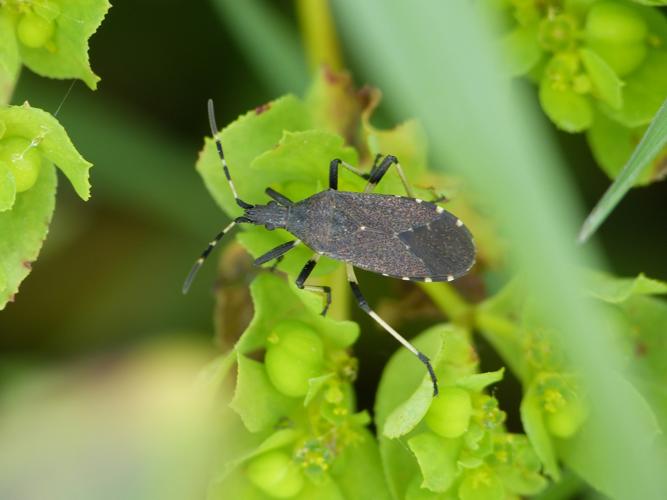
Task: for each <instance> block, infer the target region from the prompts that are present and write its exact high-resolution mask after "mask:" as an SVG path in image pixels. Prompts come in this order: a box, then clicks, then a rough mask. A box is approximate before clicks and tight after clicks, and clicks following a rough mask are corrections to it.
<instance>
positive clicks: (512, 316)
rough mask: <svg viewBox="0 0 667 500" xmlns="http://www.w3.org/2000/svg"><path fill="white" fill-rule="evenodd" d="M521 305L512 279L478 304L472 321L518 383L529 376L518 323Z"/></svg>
mask: <svg viewBox="0 0 667 500" xmlns="http://www.w3.org/2000/svg"><path fill="white" fill-rule="evenodd" d="M523 303H524V295H523V293H522V287H521V283H520V282H519V280H516V279H515V280H513V281H511V282H510V283H509V284H507V285H506V286H505V287H503V289H502V290H500V292H498V293H496V294H495V295H493V296H492V297H490V298H488V299H487V300H486V301H484V302H483V303H482V304H480V305H479V306H478V307H477V314H476V317H475V321H476V325H477V328H478V329H479V330H480V332H481V333H482V335H484V338H485V339H486V340H487V341H488V342H489V343H490V344H491V345H492V346H493V348H494V349H495V350H496V351H498V353H499V354H500V356H501V357H502V358H503V361H504V362H505V363H507V364H508V365H509V367H510V369H511V370H512V372H513V373H514V374H515V375H516V376H517V377H518V378H519V379H520V380H526V378H527V376H528V366H527V364H526V359H525V352H524V346H523V339H522V335H521V330H520V328H519V324H518V322H519V320H518V319H517V315H518V314H519V312H520V311H521V310H522V309H523Z"/></svg>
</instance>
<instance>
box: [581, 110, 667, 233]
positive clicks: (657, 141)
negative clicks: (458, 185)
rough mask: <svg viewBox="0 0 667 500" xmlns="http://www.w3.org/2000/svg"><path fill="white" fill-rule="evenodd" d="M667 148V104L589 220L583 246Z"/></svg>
mask: <svg viewBox="0 0 667 500" xmlns="http://www.w3.org/2000/svg"><path fill="white" fill-rule="evenodd" d="M666 144H667V100H665V102H664V103H663V104H662V106H661V107H660V109H659V110H658V113H657V114H656V115H655V118H653V121H652V122H651V125H650V126H649V128H648V130H647V131H646V133H645V134H644V137H642V140H641V142H640V143H639V145H638V146H637V148H636V149H635V150H634V152H633V153H632V156H631V157H630V159H629V160H628V162H627V163H626V164H625V167H623V170H622V171H621V173H620V174H618V177H617V178H616V180H615V181H614V183H613V184H612V185H611V186H609V189H607V191H606V192H605V194H604V195H603V196H602V198H601V199H600V201H599V202H598V203H597V205H595V207H594V208H593V210H592V211H591V213H590V214H589V215H588V217H586V220H585V221H584V224H583V225H582V227H581V230H580V231H579V237H578V240H579V242H581V243H583V242H585V241H586V240H587V239H588V238H590V237H591V235H592V234H593V233H594V232H595V230H596V229H597V228H598V227H600V224H602V223H603V222H604V220H605V219H606V218H607V217H608V216H609V214H610V213H611V211H612V210H613V209H614V207H616V205H617V204H618V202H619V201H621V199H622V198H623V196H625V193H627V192H628V191H629V190H630V188H631V187H632V186H633V184H634V183H635V181H636V179H637V177H639V176H640V175H641V173H642V172H643V171H644V170H645V169H646V168H648V167H650V166H651V164H652V163H651V162H652V161H653V158H655V157H656V156H657V155H658V153H660V151H661V150H662V149H663V148H664V147H665V145H666Z"/></svg>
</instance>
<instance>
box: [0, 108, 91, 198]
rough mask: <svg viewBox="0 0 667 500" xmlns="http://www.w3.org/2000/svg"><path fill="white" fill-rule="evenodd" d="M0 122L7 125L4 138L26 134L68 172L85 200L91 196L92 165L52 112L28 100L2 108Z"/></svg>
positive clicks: (74, 185)
mask: <svg viewBox="0 0 667 500" xmlns="http://www.w3.org/2000/svg"><path fill="white" fill-rule="evenodd" d="M0 122H4V124H5V126H6V128H7V130H6V132H5V135H4V137H23V138H25V139H27V140H29V141H32V142H33V143H34V144H36V147H37V150H38V151H39V152H40V153H41V154H42V155H43V156H45V157H46V158H47V159H48V160H50V161H51V162H53V163H55V164H56V166H57V167H58V168H59V169H60V170H61V171H62V172H63V173H64V174H65V176H66V177H67V178H68V179H69V181H70V182H71V183H72V186H73V187H74V190H75V191H76V192H77V194H78V195H79V196H80V197H81V198H82V199H84V200H87V199H88V198H90V182H89V172H88V171H89V170H90V168H91V167H92V166H93V165H92V163H89V162H87V161H86V160H84V159H83V157H82V156H81V155H80V154H79V152H78V151H77V150H76V148H75V147H74V145H73V144H72V141H70V138H69V136H68V135H67V132H65V129H64V128H63V127H62V125H60V123H58V120H56V119H55V118H54V117H53V116H52V115H51V114H49V113H47V112H46V111H43V110H41V109H39V108H33V107H31V106H30V105H28V104H27V103H26V104H24V105H23V106H7V107H5V108H0Z"/></svg>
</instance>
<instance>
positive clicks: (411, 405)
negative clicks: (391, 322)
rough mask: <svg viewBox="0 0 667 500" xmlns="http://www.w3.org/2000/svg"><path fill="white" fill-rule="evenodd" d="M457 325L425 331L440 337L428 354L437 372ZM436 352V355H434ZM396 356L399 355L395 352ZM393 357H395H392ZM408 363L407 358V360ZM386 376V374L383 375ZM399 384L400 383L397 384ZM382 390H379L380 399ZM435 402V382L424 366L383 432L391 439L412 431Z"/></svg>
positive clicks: (399, 388)
mask: <svg viewBox="0 0 667 500" xmlns="http://www.w3.org/2000/svg"><path fill="white" fill-rule="evenodd" d="M457 330H458V329H457V327H454V326H451V325H439V326H436V327H433V328H430V329H429V330H427V331H426V332H424V333H423V334H421V335H423V336H425V337H426V338H429V337H430V336H432V335H434V333H432V332H436V334H437V335H438V337H439V344H440V345H439V346H437V347H436V349H433V350H432V351H431V353H430V355H429V354H427V356H429V358H430V359H431V363H432V365H433V366H434V367H435V369H436V372H437V371H438V364H439V363H440V361H441V359H442V357H443V354H444V352H445V351H446V345H447V336H448V335H452V334H455V333H456V331H457ZM433 352H435V355H433ZM406 353H407V354H410V355H411V356H413V357H414V354H412V353H410V352H409V351H406ZM394 356H397V354H395V355H394ZM392 359H393V358H392ZM412 361H413V362H414V360H412ZM406 363H407V360H406ZM388 370H389V365H387V368H386V369H385V372H387V371H388ZM383 378H384V375H383ZM397 385H398V384H397ZM405 387H406V386H405V385H404V384H403V383H401V384H400V386H399V387H397V388H396V391H397V392H399V391H400V392H404V389H405ZM379 394H380V392H379V391H378V399H379V397H380V396H379ZM432 402H433V384H432V382H431V378H430V377H429V375H428V373H427V372H426V371H425V370H424V369H423V366H422V375H421V377H420V383H419V385H418V386H417V387H416V388H414V386H413V388H412V390H411V394H409V395H408V397H407V398H405V399H403V400H402V401H400V403H399V404H398V405H397V406H396V407H395V408H394V409H393V410H392V411H391V413H390V414H389V415H387V419H386V421H385V423H384V426H383V427H382V434H383V435H384V436H386V437H388V438H390V439H394V438H397V437H400V436H404V435H405V434H408V433H409V432H410V431H412V430H413V429H414V428H415V427H416V426H417V425H418V424H419V423H420V422H421V421H422V419H423V418H424V415H426V412H427V411H428V409H429V407H430V406H431V403H432Z"/></svg>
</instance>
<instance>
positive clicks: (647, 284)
mask: <svg viewBox="0 0 667 500" xmlns="http://www.w3.org/2000/svg"><path fill="white" fill-rule="evenodd" d="M587 277H588V290H587V291H588V293H590V294H591V295H592V296H593V297H595V298H597V299H600V300H604V301H605V302H609V303H612V304H618V303H620V302H625V301H626V300H628V299H629V298H630V297H632V296H636V295H658V294H667V283H665V282H664V281H659V280H655V279H651V278H647V277H646V276H645V275H644V273H639V276H637V277H636V278H616V277H614V276H610V275H608V274H606V273H600V272H594V271H591V272H589V273H588V275H587Z"/></svg>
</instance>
